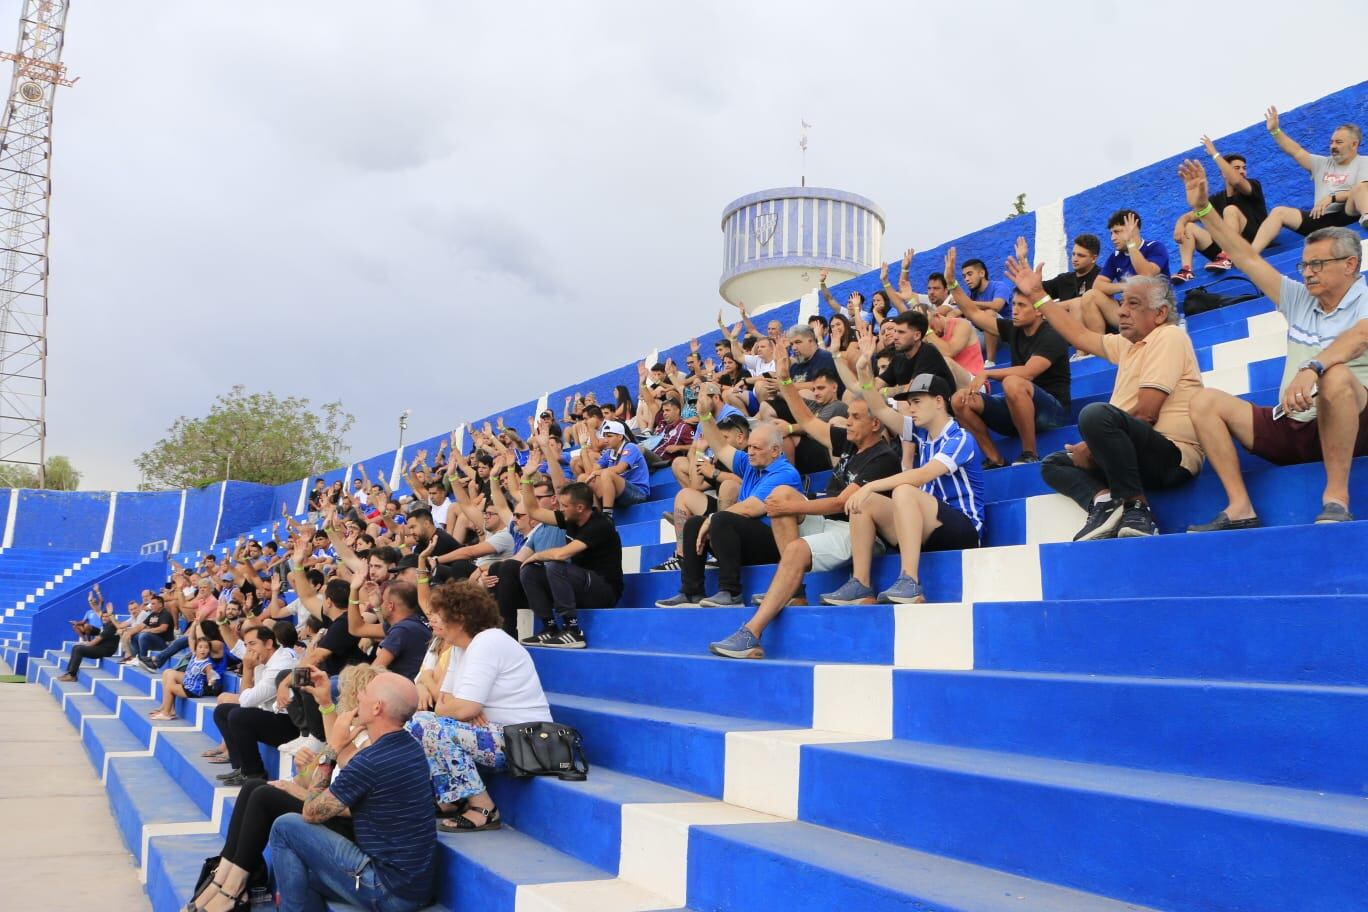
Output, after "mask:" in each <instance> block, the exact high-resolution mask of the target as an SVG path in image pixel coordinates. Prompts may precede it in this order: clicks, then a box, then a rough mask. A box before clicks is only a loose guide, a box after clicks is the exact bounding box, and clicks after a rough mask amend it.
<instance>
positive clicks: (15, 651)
mask: <svg viewBox="0 0 1368 912" xmlns="http://www.w3.org/2000/svg"><path fill="white" fill-rule="evenodd" d="M99 558H100V554H99V552H89V551H71V550H44V549H38V548H0V660H3V661H4V663H5V664H6V665H8V666H9V667H10V668H12V669H13V670H14V671H15V673H16V674H23V673H24V667H25V665H26V662H27V656H28V643H29V634H30V632H31V631H32V629H33V616H34V615H35V614H36V613H37V612H38V611H39V610H40V609H42V607H43V606H44V605H46V604H47V602H48V600H49V599H50V598H51V597H52V596H53V594H54V593H57V592H59V591H69V590H70V589H71V588H75V587H76V586H79V585H80V584H82V583H85V582H87V581H88V580H90V579H92V578H94V577H95V576H97V575H98V574H99V573H100V572H101V571H100V569H99V565H98V564H97V563H96V562H97V561H98V560H99ZM70 584H75V585H70Z"/></svg>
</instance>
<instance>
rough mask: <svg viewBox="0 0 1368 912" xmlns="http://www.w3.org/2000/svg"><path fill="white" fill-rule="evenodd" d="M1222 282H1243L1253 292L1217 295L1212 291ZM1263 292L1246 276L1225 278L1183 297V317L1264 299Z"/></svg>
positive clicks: (1193, 290)
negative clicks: (1259, 298)
mask: <svg viewBox="0 0 1368 912" xmlns="http://www.w3.org/2000/svg"><path fill="white" fill-rule="evenodd" d="M1222 282H1243V283H1244V284H1245V285H1247V286H1248V287H1249V288H1250V289H1251V290H1250V291H1246V292H1241V293H1240V294H1217V293H1216V292H1214V291H1212V289H1213V288H1215V287H1216V286H1217V285H1220V284H1221V283H1222ZM1262 296H1263V292H1261V291H1259V289H1258V288H1256V287H1255V286H1254V283H1253V282H1251V281H1249V279H1247V278H1245V277H1244V276H1225V277H1224V278H1220V279H1217V280H1216V281H1214V282H1212V283H1211V284H1210V285H1207V286H1206V287H1204V288H1194V289H1192V290H1191V291H1189V292H1188V293H1187V294H1185V295H1184V296H1183V316H1184V317H1192V316H1196V315H1197V314H1202V313H1206V312H1207V311H1211V310H1219V309H1221V308H1222V307H1229V306H1230V305H1232V304H1240V303H1242V302H1244V301H1252V300H1254V299H1255V298H1258V297H1262Z"/></svg>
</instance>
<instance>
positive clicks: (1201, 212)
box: [1192, 202, 1215, 218]
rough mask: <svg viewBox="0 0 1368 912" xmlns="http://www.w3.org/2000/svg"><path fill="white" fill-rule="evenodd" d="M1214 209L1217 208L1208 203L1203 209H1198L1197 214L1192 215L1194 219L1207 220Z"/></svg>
mask: <svg viewBox="0 0 1368 912" xmlns="http://www.w3.org/2000/svg"><path fill="white" fill-rule="evenodd" d="M1214 208H1215V207H1214V206H1212V205H1211V203H1210V202H1208V203H1207V204H1206V205H1205V206H1203V207H1202V208H1201V209H1198V210H1197V211H1196V212H1194V213H1192V215H1193V217H1194V218H1205V217H1206V216H1208V215H1210V214H1211V210H1212V209H1214Z"/></svg>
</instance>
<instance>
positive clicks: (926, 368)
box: [879, 342, 957, 399]
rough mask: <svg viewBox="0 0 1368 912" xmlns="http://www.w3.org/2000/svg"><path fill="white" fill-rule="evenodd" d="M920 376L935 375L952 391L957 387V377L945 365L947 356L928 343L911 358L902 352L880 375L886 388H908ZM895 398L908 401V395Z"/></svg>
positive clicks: (900, 394) (919, 347)
mask: <svg viewBox="0 0 1368 912" xmlns="http://www.w3.org/2000/svg"><path fill="white" fill-rule="evenodd" d="M919 374H935V375H936V376H937V377H940V378H941V379H942V380H944V381H945V382H946V385H948V386H949V387H950V389H951V390H952V391H953V390H954V389H955V387H956V385H957V384H956V383H955V375H954V374H953V373H952V372H951V370H950V366H949V365H948V364H946V363H945V356H944V355H942V354H941V353H940V349H938V348H936V346H934V345H931V344H929V343H926V342H923V343H922V344H921V345H918V346H917V351H916V352H915V353H914V354H912V355H910V356H909V355H906V354H904V353H902V352H899V353H898V354H896V355H894V356H893V363H892V364H890V365H888V369H887V370H886V371H884V372H883V373H882V374H880V375H879V379H880V380H882V381H883V382H884V385H886V386H906V385H907V384H909V383H911V382H912V378H914V377H916V376H918V375H919ZM893 398H895V399H906V398H907V394H906V393H899V394H898V395H897V396H894V397H893Z"/></svg>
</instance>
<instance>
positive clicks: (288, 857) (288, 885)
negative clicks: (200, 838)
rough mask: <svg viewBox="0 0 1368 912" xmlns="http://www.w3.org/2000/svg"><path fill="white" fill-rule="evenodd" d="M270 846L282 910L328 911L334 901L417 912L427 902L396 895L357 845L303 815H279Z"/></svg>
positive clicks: (384, 910) (383, 910)
mask: <svg viewBox="0 0 1368 912" xmlns="http://www.w3.org/2000/svg"><path fill="white" fill-rule="evenodd" d="M269 846H270V850H271V870H272V871H273V872H274V873H275V882H276V892H277V893H278V894H279V897H280V912H327V909H328V900H330V899H334V900H340V901H342V902H345V903H350V904H352V905H355V906H360V907H361V908H362V909H373V910H375V912H416V910H418V909H421V908H423V907H424V906H426V905H427V902H426V901H419V900H414V899H403V898H401V897H398V896H394V895H392V894H391V893H390V892H389V891H388V890H387V889H385V886H384V884H382V883H381V882H380V876H379V875H378V874H377V873H376V871H375V866H374V865H373V864H371V860H370V858H369V857H368V856H367V855H366V853H365V852H362V851H361V850H360V849H359V848H357V846H356V843H354V842H352V841H351V840H350V839H347V838H346V837H344V836H340V835H338V834H337V833H334V832H333V831H332V830H330V829H328V828H327V827H325V826H320V825H318V824H313V823H307V822H306V821H305V820H304V818H303V817H302V816H300V815H299V814H285V815H284V816H282V817H278V818H276V822H275V823H274V824H272V825H271V841H270V843H269Z"/></svg>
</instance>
